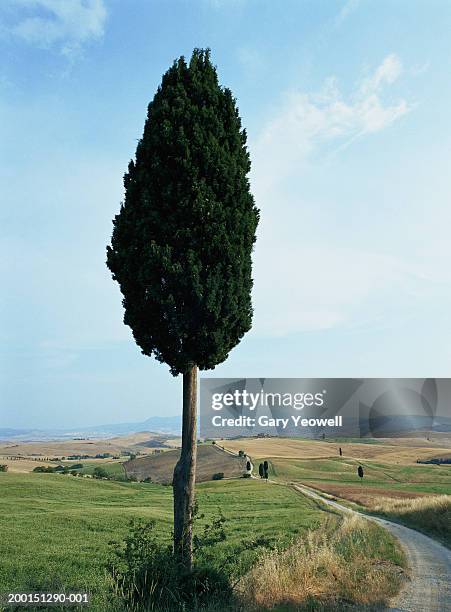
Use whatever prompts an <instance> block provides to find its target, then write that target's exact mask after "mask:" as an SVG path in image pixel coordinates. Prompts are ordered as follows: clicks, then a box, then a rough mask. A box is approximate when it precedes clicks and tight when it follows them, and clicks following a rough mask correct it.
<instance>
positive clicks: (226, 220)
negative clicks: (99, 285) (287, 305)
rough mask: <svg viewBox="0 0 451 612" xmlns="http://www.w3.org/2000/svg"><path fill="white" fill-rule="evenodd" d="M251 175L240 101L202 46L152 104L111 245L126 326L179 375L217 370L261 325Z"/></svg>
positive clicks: (166, 80)
mask: <svg viewBox="0 0 451 612" xmlns="http://www.w3.org/2000/svg"><path fill="white" fill-rule="evenodd" d="M249 170H250V159H249V154H248V151H247V147H246V132H245V130H244V129H242V127H241V120H240V117H239V114H238V109H237V106H236V101H235V99H234V97H233V96H232V93H231V91H230V90H229V89H227V88H223V87H221V86H220V85H219V82H218V77H217V72H216V68H215V67H214V66H213V64H212V63H211V61H210V53H209V51H208V50H199V49H196V50H195V51H194V52H193V55H192V57H191V60H190V61H189V63H187V62H186V61H185V59H184V58H183V57H181V58H179V59H178V60H177V61H175V62H174V64H173V65H172V66H171V67H170V68H169V70H168V71H167V72H166V73H165V74H164V75H163V79H162V83H161V85H160V86H159V88H158V90H157V92H156V94H155V97H154V99H153V100H152V102H151V103H150V104H149V106H148V112H147V119H146V122H145V126H144V133H143V136H142V138H141V139H140V141H139V143H138V146H137V149H136V156H135V160H132V161H131V162H130V164H129V167H128V172H127V173H126V174H125V177H124V186H125V199H124V202H123V204H122V206H121V210H120V213H119V214H118V215H117V216H116V217H115V219H114V221H113V224H114V230H113V236H112V240H111V246H109V247H108V249H107V265H108V267H109V268H110V270H111V272H112V274H113V278H114V279H115V280H117V281H118V283H119V285H120V289H121V291H122V294H123V298H124V299H123V305H124V308H125V315H124V323H125V324H126V325H129V326H130V328H131V329H132V331H133V336H134V338H135V340H136V342H137V344H138V345H139V347H140V348H141V350H142V352H143V353H144V354H145V355H154V356H155V357H156V358H157V359H158V360H159V361H161V362H165V363H167V364H168V365H169V367H170V369H171V372H172V373H173V374H174V375H177V374H179V373H185V372H187V371H188V370H189V368H190V367H193V366H194V365H197V366H198V367H199V368H200V369H210V368H213V367H215V365H217V364H218V363H221V362H222V361H224V360H225V359H226V358H227V356H228V354H229V352H230V351H231V349H232V348H233V347H234V346H236V345H237V344H238V342H239V341H240V339H241V338H242V336H243V335H244V334H245V333H246V332H247V331H248V330H249V329H250V327H251V323H252V303H251V289H252V260H251V253H252V248H253V243H254V242H255V232H256V228H257V224H258V219H259V211H258V209H257V208H256V206H255V203H254V199H253V196H252V194H251V192H250V188H249V180H248V176H247V175H248V172H249Z"/></svg>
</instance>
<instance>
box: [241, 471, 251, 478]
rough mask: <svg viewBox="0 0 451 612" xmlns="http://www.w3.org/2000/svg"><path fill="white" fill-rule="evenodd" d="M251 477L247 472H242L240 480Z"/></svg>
mask: <svg viewBox="0 0 451 612" xmlns="http://www.w3.org/2000/svg"><path fill="white" fill-rule="evenodd" d="M250 477H251V475H250V474H248V473H247V472H244V474H243V475H242V476H241V478H250Z"/></svg>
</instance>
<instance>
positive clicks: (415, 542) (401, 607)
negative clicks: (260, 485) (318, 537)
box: [295, 485, 451, 612]
mask: <svg viewBox="0 0 451 612" xmlns="http://www.w3.org/2000/svg"><path fill="white" fill-rule="evenodd" d="M295 489H296V490H297V491H299V492H301V493H303V494H304V495H308V496H309V497H312V498H313V499H317V500H321V501H322V502H323V503H325V504H328V505H329V506H333V507H334V508H336V509H338V510H340V511H341V512H344V513H354V512H356V511H355V510H352V509H350V508H347V507H346V506H342V505H341V504H340V503H338V502H336V501H334V500H331V499H327V498H325V497H322V496H321V495H319V494H318V493H316V492H315V491H313V490H312V489H310V488H308V487H305V486H302V485H295ZM358 514H361V516H364V517H365V518H367V519H368V520H371V521H374V522H376V523H379V525H382V526H383V527H385V529H387V530H388V531H389V532H390V533H391V534H393V535H394V536H395V537H396V538H398V540H399V541H400V543H401V545H402V547H403V548H404V551H405V553H406V556H407V560H408V563H409V570H410V578H409V580H408V581H407V582H406V584H405V586H404V588H403V589H402V590H401V592H400V593H399V594H398V595H397V596H396V597H395V598H394V599H393V600H392V601H391V603H390V607H389V608H387V610H390V611H391V612H445V611H446V610H451V550H449V549H448V548H446V547H445V546H442V545H441V544H439V543H438V542H436V541H435V540H433V539H432V538H429V537H428V536H426V535H424V534H422V533H420V532H419V531H415V530H414V529H409V528H408V527H404V526H403V525H399V524H398V523H392V522H391V521H387V520H386V519H382V518H378V517H373V516H371V517H369V516H367V515H366V514H362V513H358Z"/></svg>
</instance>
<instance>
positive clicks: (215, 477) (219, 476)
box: [212, 472, 224, 480]
mask: <svg viewBox="0 0 451 612" xmlns="http://www.w3.org/2000/svg"><path fill="white" fill-rule="evenodd" d="M212 478H213V480H222V479H223V478H224V472H216V474H213V477H212Z"/></svg>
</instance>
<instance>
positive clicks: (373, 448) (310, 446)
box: [218, 438, 451, 465]
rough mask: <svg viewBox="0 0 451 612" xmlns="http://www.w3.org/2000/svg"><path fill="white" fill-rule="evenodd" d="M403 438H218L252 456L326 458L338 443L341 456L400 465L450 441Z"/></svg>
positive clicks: (442, 449)
mask: <svg viewBox="0 0 451 612" xmlns="http://www.w3.org/2000/svg"><path fill="white" fill-rule="evenodd" d="M414 442H415V445H413V441H412V440H410V439H403V438H393V439H384V440H383V442H382V441H380V443H378V444H362V443H354V442H353V443H349V442H323V441H321V440H301V439H292V438H242V439H240V440H224V441H218V444H219V445H221V446H222V445H224V446H225V448H227V449H230V450H233V451H235V452H237V451H238V450H240V449H243V450H244V451H245V452H246V453H248V454H249V455H250V456H251V457H253V458H258V457H261V458H291V459H325V458H328V457H336V456H337V455H338V449H339V447H340V446H341V447H342V449H343V455H344V457H348V458H353V459H377V461H381V462H387V463H395V464H399V465H412V464H415V463H416V461H417V459H421V460H424V459H431V458H433V457H437V456H447V455H448V454H449V452H450V445H451V441H450V440H449V439H448V438H447V439H443V440H437V441H428V440H426V439H423V440H420V439H415V440H414Z"/></svg>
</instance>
